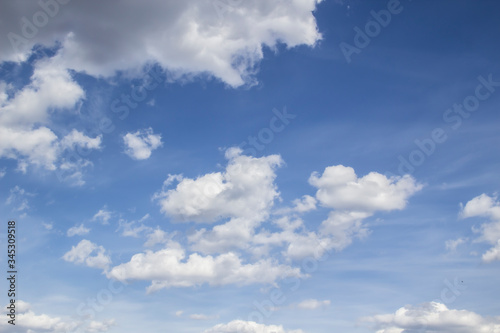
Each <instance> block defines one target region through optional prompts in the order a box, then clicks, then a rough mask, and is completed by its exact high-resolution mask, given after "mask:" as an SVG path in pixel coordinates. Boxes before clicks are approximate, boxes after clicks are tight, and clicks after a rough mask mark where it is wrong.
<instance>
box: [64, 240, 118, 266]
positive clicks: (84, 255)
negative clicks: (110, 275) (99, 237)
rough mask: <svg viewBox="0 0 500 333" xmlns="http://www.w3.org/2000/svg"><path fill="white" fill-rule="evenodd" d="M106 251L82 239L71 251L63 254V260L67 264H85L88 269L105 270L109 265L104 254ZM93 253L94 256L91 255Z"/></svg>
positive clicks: (107, 257) (109, 262) (107, 258)
mask: <svg viewBox="0 0 500 333" xmlns="http://www.w3.org/2000/svg"><path fill="white" fill-rule="evenodd" d="M105 252H106V250H105V249H104V247H102V246H98V245H96V244H94V243H92V242H91V241H89V240H86V239H83V240H81V241H80V243H78V244H77V245H76V246H72V247H71V250H70V251H68V252H67V253H65V254H64V256H63V259H64V260H66V261H68V262H74V263H77V264H85V265H87V266H88V267H94V268H101V269H103V270H107V268H108V267H109V265H110V264H111V259H110V258H109V256H107V255H106V254H105ZM93 253H94V255H92V254H93Z"/></svg>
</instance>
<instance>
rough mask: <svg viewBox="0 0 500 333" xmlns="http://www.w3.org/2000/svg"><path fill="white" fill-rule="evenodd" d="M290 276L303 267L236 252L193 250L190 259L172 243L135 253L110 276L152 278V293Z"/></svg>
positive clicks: (262, 281)
mask: <svg viewBox="0 0 500 333" xmlns="http://www.w3.org/2000/svg"><path fill="white" fill-rule="evenodd" d="M287 276H300V272H299V269H297V268H291V267H289V266H285V265H279V264H276V263H275V262H273V261H272V260H260V261H258V262H256V263H253V264H244V263H242V260H241V259H240V258H239V257H238V256H237V255H236V254H235V253H232V252H228V253H225V254H222V255H219V256H217V257H212V256H201V255H199V254H197V253H193V254H191V255H189V257H187V258H186V253H185V251H184V249H182V247H181V246H180V245H179V244H177V243H175V242H170V243H169V244H168V246H167V247H166V248H164V249H162V250H159V251H157V252H152V251H146V252H145V253H138V254H136V255H134V256H133V257H132V258H131V260H130V261H129V262H128V263H124V264H121V265H118V266H116V267H113V268H112V269H111V271H110V272H109V274H108V277H110V278H114V279H117V280H120V281H124V280H130V279H135V280H151V281H152V284H151V286H150V287H149V288H148V291H149V292H152V291H156V290H158V289H162V288H169V287H190V286H197V285H202V284H205V283H208V284H210V285H226V284H238V285H247V284H252V283H273V282H274V281H275V280H277V279H280V278H284V277H287Z"/></svg>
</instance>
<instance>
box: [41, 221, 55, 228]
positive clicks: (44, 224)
mask: <svg viewBox="0 0 500 333" xmlns="http://www.w3.org/2000/svg"><path fill="white" fill-rule="evenodd" d="M42 225H43V227H44V228H45V230H52V228H53V227H54V225H53V223H44V222H42Z"/></svg>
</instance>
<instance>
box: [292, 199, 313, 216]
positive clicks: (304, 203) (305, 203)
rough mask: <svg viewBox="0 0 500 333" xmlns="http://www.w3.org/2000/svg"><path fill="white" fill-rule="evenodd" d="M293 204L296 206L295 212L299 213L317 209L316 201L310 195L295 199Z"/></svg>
mask: <svg viewBox="0 0 500 333" xmlns="http://www.w3.org/2000/svg"><path fill="white" fill-rule="evenodd" d="M293 204H294V205H295V206H294V207H293V210H294V211H296V212H299V213H302V212H308V211H310V210H314V209H316V199H314V198H313V197H311V196H310V195H304V196H303V197H302V198H300V199H295V200H294V201H293Z"/></svg>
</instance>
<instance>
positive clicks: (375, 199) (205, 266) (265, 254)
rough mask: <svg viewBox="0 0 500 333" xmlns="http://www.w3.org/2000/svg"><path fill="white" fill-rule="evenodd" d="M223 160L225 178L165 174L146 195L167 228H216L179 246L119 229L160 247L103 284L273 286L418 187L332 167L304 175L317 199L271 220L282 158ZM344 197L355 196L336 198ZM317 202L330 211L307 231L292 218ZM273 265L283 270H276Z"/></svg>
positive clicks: (235, 155) (142, 230)
mask: <svg viewBox="0 0 500 333" xmlns="http://www.w3.org/2000/svg"><path fill="white" fill-rule="evenodd" d="M225 157H226V159H227V161H228V162H227V166H226V167H225V170H224V171H220V172H213V173H208V174H205V175H201V176H199V177H197V178H185V177H183V176H182V175H169V176H168V178H167V180H166V181H165V182H164V185H163V188H162V189H161V190H160V191H159V192H157V193H156V194H155V195H154V196H153V200H154V201H156V202H158V203H159V205H160V207H161V211H162V212H163V213H164V214H165V215H166V216H167V217H169V218H171V219H172V220H173V221H177V222H183V223H188V222H194V223H197V224H202V223H204V224H207V225H210V224H214V223H215V224H216V225H215V226H213V227H211V228H206V227H202V228H200V229H197V230H192V231H191V232H190V233H188V234H187V237H186V240H187V245H188V246H187V247H185V246H183V245H181V243H180V242H178V241H173V240H172V236H171V235H170V236H169V235H167V234H166V233H165V232H164V231H162V230H161V229H159V228H157V229H156V230H154V231H153V229H152V228H151V227H149V226H146V225H144V224H143V223H142V222H140V221H139V222H134V221H132V222H121V223H120V228H119V229H120V230H122V234H123V235H128V236H135V237H138V236H147V238H148V240H147V241H146V243H145V245H146V246H147V247H151V246H154V245H156V244H163V245H162V246H163V248H162V249H160V250H158V251H151V250H147V251H145V252H142V253H138V254H136V255H134V256H133V257H132V258H131V259H130V261H129V262H126V263H123V264H121V265H118V266H115V267H113V268H112V269H111V270H110V271H109V273H108V277H110V278H114V279H117V280H134V279H135V280H150V281H151V286H150V287H149V288H148V291H150V292H152V291H155V290H158V289H161V288H168V287H190V286H197V285H202V284H205V283H206V284H209V285H225V284H240V285H243V284H250V283H274V282H275V281H276V280H278V279H283V278H285V277H287V276H300V275H301V274H302V273H301V272H300V269H299V268H293V266H291V265H290V264H291V263H293V262H294V261H295V260H299V259H302V258H305V257H307V256H310V257H314V258H318V257H321V256H322V255H323V254H324V253H325V252H326V251H329V250H331V249H335V250H337V251H340V250H342V249H343V248H345V247H346V246H348V245H349V244H350V243H351V242H352V240H353V239H354V238H356V237H365V236H366V235H367V234H368V229H367V228H366V227H365V226H364V225H363V223H362V222H363V220H364V219H366V218H367V217H370V216H371V215H373V214H374V213H375V212H376V211H377V210H382V211H388V210H394V209H402V208H404V206H405V205H406V202H407V199H408V198H409V197H410V196H411V195H412V194H413V193H415V192H416V191H418V190H419V189H420V188H421V187H422V186H421V185H420V184H418V183H417V182H416V181H415V180H414V179H413V178H411V177H409V176H406V177H395V178H390V179H388V178H386V177H385V176H383V175H380V174H378V173H374V172H372V173H370V174H369V175H367V176H365V177H361V178H357V176H356V175H355V173H354V170H353V169H352V168H347V167H344V166H332V167H328V168H327V169H326V170H325V172H324V174H323V175H322V176H318V174H317V173H313V174H312V175H311V178H310V181H311V183H312V184H313V185H315V186H316V187H318V188H319V190H318V193H317V195H316V198H314V197H312V196H310V195H304V196H302V197H301V198H300V199H297V200H294V201H293V206H292V208H288V209H287V208H285V209H278V210H277V212H278V213H276V214H278V215H274V214H273V212H272V209H273V205H274V202H275V201H276V200H278V199H279V198H280V197H279V192H278V189H277V186H276V184H275V179H276V169H277V168H278V167H279V166H280V165H282V164H283V161H282V159H281V157H280V156H278V155H270V156H263V157H259V158H257V157H251V156H246V155H242V151H241V149H239V148H229V149H228V150H226V153H225ZM336 171H339V172H337V173H335V172H336ZM175 183H176V184H175ZM347 192H354V194H349V195H350V197H349V198H347V199H345V198H340V197H341V196H344V195H346V193H347ZM317 202H320V203H322V204H323V205H324V206H327V208H328V209H332V208H333V209H332V210H330V212H329V213H328V217H327V218H326V219H325V220H324V221H323V222H322V224H321V226H320V227H319V229H318V230H317V231H311V230H308V228H307V225H306V224H305V223H304V221H303V220H302V219H301V218H300V217H299V216H297V214H300V213H304V212H307V211H311V210H315V209H317V208H318V207H317V205H316V204H317ZM276 249H281V256H275V257H274V258H275V259H273V260H271V259H269V258H270V255H271V253H272V254H279V252H278V253H276V251H275V250H276ZM278 258H279V259H278ZM280 259H282V260H283V261H284V262H286V264H280V261H281V260H280ZM318 304H319V303H318ZM318 304H316V303H315V304H309V305H304V306H309V307H311V306H316V305H318Z"/></svg>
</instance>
